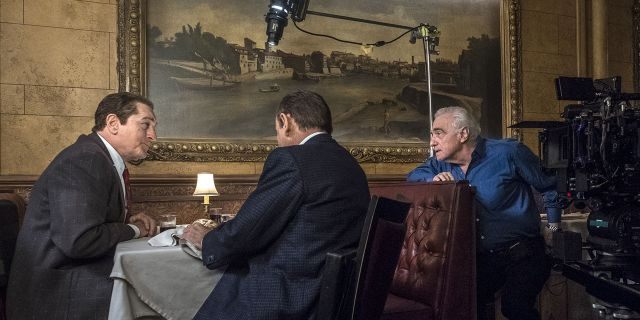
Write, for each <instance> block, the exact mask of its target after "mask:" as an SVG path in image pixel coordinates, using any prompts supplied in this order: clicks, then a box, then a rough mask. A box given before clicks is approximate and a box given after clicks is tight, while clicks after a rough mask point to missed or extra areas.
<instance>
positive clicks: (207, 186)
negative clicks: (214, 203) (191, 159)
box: [193, 172, 220, 196]
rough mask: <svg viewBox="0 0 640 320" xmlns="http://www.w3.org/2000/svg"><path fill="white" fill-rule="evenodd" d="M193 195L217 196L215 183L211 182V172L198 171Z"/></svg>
mask: <svg viewBox="0 0 640 320" xmlns="http://www.w3.org/2000/svg"><path fill="white" fill-rule="evenodd" d="M193 195H194V196H217V195H220V194H219V193H218V190H216V185H215V183H214V182H213V173H209V172H200V173H198V183H197V184H196V191H194V192H193Z"/></svg>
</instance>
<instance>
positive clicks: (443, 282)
mask: <svg viewBox="0 0 640 320" xmlns="http://www.w3.org/2000/svg"><path fill="white" fill-rule="evenodd" d="M370 191H371V194H372V195H377V196H381V197H387V198H390V199H395V200H399V201H404V202H410V203H412V206H411V209H410V210H409V215H408V216H407V219H406V225H407V232H406V235H405V239H404V243H403V247H402V251H401V253H400V258H399V261H398V265H397V267H396V270H395V274H394V278H393V281H392V283H391V288H390V290H389V294H388V296H387V301H386V304H385V307H384V311H383V315H382V319H403V320H407V319H475V317H476V287H475V257H476V255H475V254H476V250H475V215H474V207H473V206H474V200H473V197H474V191H473V188H472V187H470V186H469V184H468V182H466V181H459V182H431V183H391V184H378V185H376V184H372V185H371V186H370Z"/></svg>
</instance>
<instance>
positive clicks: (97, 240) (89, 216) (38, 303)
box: [7, 92, 156, 320]
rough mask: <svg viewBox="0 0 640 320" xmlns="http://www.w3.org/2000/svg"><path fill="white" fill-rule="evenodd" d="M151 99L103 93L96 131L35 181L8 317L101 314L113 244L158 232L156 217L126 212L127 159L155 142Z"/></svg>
mask: <svg viewBox="0 0 640 320" xmlns="http://www.w3.org/2000/svg"><path fill="white" fill-rule="evenodd" d="M155 125H156V118H155V115H154V113H153V104H152V103H151V101H149V100H147V99H146V98H144V97H141V96H139V95H135V94H131V93H126V92H123V93H115V94H110V95H108V96H106V97H105V98H104V99H103V100H102V101H101V102H100V104H99V105H98V108H97V110H96V113H95V126H94V127H93V129H92V131H93V133H91V134H89V135H81V136H80V137H79V138H78V140H77V141H76V142H75V143H74V144H73V145H71V146H69V147H67V148H66V149H64V150H63V151H62V152H60V154H58V156H56V158H55V159H54V160H53V161H52V162H51V164H49V166H48V167H47V169H46V170H45V171H44V172H43V173H42V175H41V176H40V178H39V179H38V181H36V183H35V185H34V186H33V191H32V192H31V196H30V199H29V204H28V207H27V213H26V215H25V218H24V224H23V226H22V229H21V230H20V234H19V235H18V241H17V245H16V251H15V257H14V259H13V264H12V267H11V274H10V279H9V287H8V293H7V296H8V297H7V299H8V301H7V311H8V317H9V319H12V320H22V319H82V320H87V319H106V318H107V313H108V310H109V302H110V297H111V289H112V286H113V282H112V281H111V279H109V273H110V272H111V268H112V267H113V254H114V251H115V247H116V245H117V244H118V242H121V241H125V240H130V239H132V238H136V237H141V236H151V235H154V234H155V232H156V231H155V230H156V222H155V220H153V219H152V218H150V217H149V216H147V215H145V214H144V213H138V214H133V213H130V212H127V211H128V209H127V207H129V206H130V203H127V199H130V196H131V193H130V192H129V190H128V188H126V186H128V170H126V166H125V162H126V161H130V160H137V159H142V158H144V157H146V155H147V150H148V149H149V146H150V143H151V141H153V140H155V139H156V132H155Z"/></svg>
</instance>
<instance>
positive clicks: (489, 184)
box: [407, 107, 563, 319]
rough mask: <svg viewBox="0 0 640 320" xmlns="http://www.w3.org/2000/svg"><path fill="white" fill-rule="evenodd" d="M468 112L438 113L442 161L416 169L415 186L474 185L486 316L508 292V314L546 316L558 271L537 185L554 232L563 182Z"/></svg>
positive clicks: (434, 134)
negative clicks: (546, 298)
mask: <svg viewBox="0 0 640 320" xmlns="http://www.w3.org/2000/svg"><path fill="white" fill-rule="evenodd" d="M479 134H480V127H479V125H478V123H477V122H476V121H475V120H474V119H473V117H472V116H471V115H470V114H469V113H468V112H467V111H466V109H464V108H460V107H447V108H442V109H440V110H438V112H436V114H435V120H434V122H433V125H432V129H431V142H430V144H431V147H432V149H433V152H434V156H433V157H431V158H429V159H427V161H426V162H425V163H424V164H422V165H420V166H419V167H417V168H416V169H414V170H413V171H411V172H410V173H409V175H408V177H407V180H408V181H413V182H416V181H450V180H468V181H469V183H470V184H471V185H472V186H473V187H475V188H476V208H477V211H476V212H477V216H476V226H477V232H476V235H477V237H478V238H477V250H478V254H477V261H476V264H477V289H478V319H485V318H486V313H487V311H486V310H485V306H487V305H488V304H489V303H491V302H493V300H494V294H495V293H496V292H497V291H498V290H500V289H501V288H503V292H502V301H501V304H502V313H503V315H504V316H506V317H507V318H509V319H540V315H539V313H538V312H537V310H536V309H535V307H534V305H535V302H536V296H537V295H538V293H539V292H540V290H541V289H542V286H543V285H544V283H545V281H546V280H547V278H548V277H549V273H550V271H551V263H550V259H549V258H548V256H547V255H546V252H545V245H544V240H543V238H542V237H541V236H540V214H539V212H538V210H537V207H536V204H535V200H534V196H533V194H532V190H531V187H534V188H536V190H538V191H539V192H541V193H542V194H543V200H544V206H545V208H546V211H547V215H548V219H549V225H548V228H549V229H551V230H552V231H557V230H558V226H559V222H560V213H561V209H562V205H563V203H562V201H560V199H559V197H558V193H557V192H556V179H555V177H549V176H546V175H545V174H544V173H543V172H542V171H541V168H540V165H539V159H538V157H536V156H535V155H534V154H533V153H532V152H531V151H530V150H529V149H528V148H527V147H526V146H525V145H523V144H521V143H519V142H517V141H515V140H508V139H507V140H494V139H484V138H482V137H480V136H479Z"/></svg>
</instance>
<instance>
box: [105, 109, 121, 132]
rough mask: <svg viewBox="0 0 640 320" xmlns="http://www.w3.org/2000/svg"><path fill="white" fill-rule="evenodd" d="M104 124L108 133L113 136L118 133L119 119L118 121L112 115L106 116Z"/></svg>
mask: <svg viewBox="0 0 640 320" xmlns="http://www.w3.org/2000/svg"><path fill="white" fill-rule="evenodd" d="M105 122H106V124H107V130H108V131H109V133H111V134H114V135H115V134H117V133H118V129H120V119H118V116H116V115H115V114H114V113H110V114H108V115H107V118H106V119H105Z"/></svg>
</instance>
